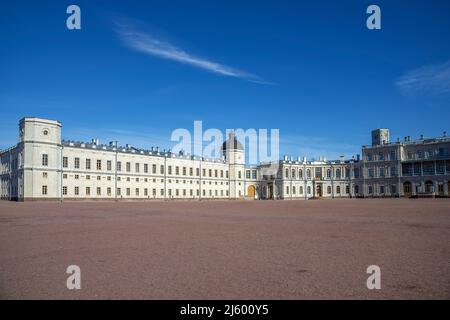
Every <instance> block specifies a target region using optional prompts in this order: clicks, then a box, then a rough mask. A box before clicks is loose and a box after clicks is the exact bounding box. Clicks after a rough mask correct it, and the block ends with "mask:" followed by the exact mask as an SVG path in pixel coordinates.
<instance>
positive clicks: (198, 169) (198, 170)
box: [195, 168, 200, 177]
mask: <svg viewBox="0 0 450 320" xmlns="http://www.w3.org/2000/svg"><path fill="white" fill-rule="evenodd" d="M195 175H196V176H197V177H198V176H199V175H200V168H195Z"/></svg>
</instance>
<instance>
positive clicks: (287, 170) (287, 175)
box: [286, 169, 289, 178]
mask: <svg viewBox="0 0 450 320" xmlns="http://www.w3.org/2000/svg"><path fill="white" fill-rule="evenodd" d="M286 178H289V169H286Z"/></svg>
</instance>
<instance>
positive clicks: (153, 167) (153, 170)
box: [152, 164, 156, 174]
mask: <svg viewBox="0 0 450 320" xmlns="http://www.w3.org/2000/svg"><path fill="white" fill-rule="evenodd" d="M152 173H153V174H156V164H152Z"/></svg>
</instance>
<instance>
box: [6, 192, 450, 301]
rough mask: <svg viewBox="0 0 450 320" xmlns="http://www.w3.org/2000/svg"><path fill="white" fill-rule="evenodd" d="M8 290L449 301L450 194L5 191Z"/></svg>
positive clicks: (29, 295)
mask: <svg viewBox="0 0 450 320" xmlns="http://www.w3.org/2000/svg"><path fill="white" fill-rule="evenodd" d="M69 265H78V266H79V267H80V268H81V286H82V288H81V290H68V289H67V287H66V279H67V277H68V276H69V275H68V274H66V268H67V266H69ZM369 265H378V266H380V268H381V290H368V289H367V287H366V279H367V277H368V276H369V275H368V274H367V273H366V269H367V267H368V266H369ZM0 298H2V299H55V298H58V299H324V298H325V299H416V298H423V299H450V200H448V199H418V200H409V199H372V200H369V199H365V200H361V199H342V200H341V199H339V200H310V201H295V200H294V201H202V202H194V201H171V202H162V201H161V202H159V201H151V202H119V203H114V202H65V203H50V202H25V203H20V202H8V201H0Z"/></svg>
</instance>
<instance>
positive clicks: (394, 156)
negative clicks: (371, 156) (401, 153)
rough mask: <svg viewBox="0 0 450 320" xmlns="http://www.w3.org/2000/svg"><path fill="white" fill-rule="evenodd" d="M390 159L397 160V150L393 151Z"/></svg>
mask: <svg viewBox="0 0 450 320" xmlns="http://www.w3.org/2000/svg"><path fill="white" fill-rule="evenodd" d="M390 158H391V160H396V155H395V150H391V153H390Z"/></svg>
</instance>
